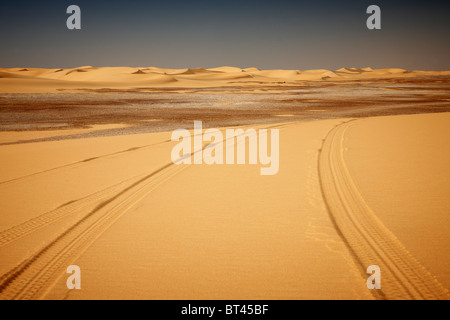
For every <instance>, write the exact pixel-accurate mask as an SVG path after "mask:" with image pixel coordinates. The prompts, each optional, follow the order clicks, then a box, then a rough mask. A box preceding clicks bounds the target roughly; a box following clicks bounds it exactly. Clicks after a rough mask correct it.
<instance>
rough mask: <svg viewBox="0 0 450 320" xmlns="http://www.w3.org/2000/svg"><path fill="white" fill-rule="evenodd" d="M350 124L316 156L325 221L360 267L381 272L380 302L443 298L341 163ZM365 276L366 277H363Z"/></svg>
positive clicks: (331, 135)
mask: <svg viewBox="0 0 450 320" xmlns="http://www.w3.org/2000/svg"><path fill="white" fill-rule="evenodd" d="M352 121H353V120H351V121H348V122H345V123H343V124H340V125H338V126H336V127H335V128H334V129H332V130H331V131H330V132H329V133H328V135H327V137H326V139H325V140H324V143H323V146H322V149H321V151H320V154H319V176H320V181H321V187H322V192H323V195H324V199H325V202H326V204H327V206H328V210H329V213H330V217H331V219H332V220H333V223H334V224H335V226H336V228H337V229H338V232H339V233H340V234H341V236H342V237H343V239H344V241H345V243H346V244H347V246H348V247H349V249H350V250H351V251H352V253H353V254H354V255H355V257H356V259H357V260H358V262H359V263H360V264H361V267H362V268H363V269H362V272H364V273H365V271H366V268H367V267H368V266H370V265H378V266H380V269H381V290H373V293H374V294H375V295H379V298H383V299H449V293H448V290H447V289H445V288H444V287H443V286H442V285H441V284H440V283H439V282H438V281H437V280H436V279H435V278H434V277H433V275H432V274H430V273H429V272H428V271H427V270H426V269H425V267H424V266H422V265H421V264H420V262H419V261H417V260H416V259H415V258H414V257H413V256H412V255H411V254H410V253H409V252H408V250H407V249H406V248H405V247H404V246H403V245H402V243H401V242H400V241H399V240H398V239H397V238H396V237H395V235H394V234H393V233H392V232H391V231H390V230H389V229H388V228H386V227H385V226H384V225H383V223H382V222H381V221H380V220H379V219H378V217H377V216H376V215H375V213H374V212H373V211H372V210H371V208H370V207H369V206H368V205H367V204H366V202H365V201H364V198H363V197H362V196H361V194H360V192H359V191H358V189H357V187H356V185H355V184H354V182H353V180H352V177H351V175H350V173H349V171H348V168H347V166H346V164H345V161H344V138H345V133H346V131H347V129H348V128H349V127H350V126H351V125H352ZM367 277H369V275H367Z"/></svg>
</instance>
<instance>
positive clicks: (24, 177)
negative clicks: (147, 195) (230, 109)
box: [0, 140, 171, 187]
mask: <svg viewBox="0 0 450 320" xmlns="http://www.w3.org/2000/svg"><path fill="white" fill-rule="evenodd" d="M168 142H171V140H165V141H161V142H157V143H153V144H149V145H145V146H140V147H133V148H129V149H126V150H121V151H117V152H113V153H109V154H104V155H100V156H97V157H92V158H88V159H84V160H80V161H77V162H74V163H68V164H64V165H61V166H58V167H55V168H51V169H47V170H43V171H39V172H35V173H31V174H29V175H25V176H21V177H18V178H14V179H10V180H5V181H0V187H3V186H5V185H8V184H10V183H15V182H22V181H23V180H26V179H30V178H35V177H37V176H39V175H43V174H48V173H53V172H55V171H58V170H61V169H68V168H77V167H80V166H82V165H85V164H87V163H89V162H91V161H96V160H101V159H107V158H112V157H114V156H117V155H123V154H124V153H129V152H133V151H138V150H141V149H145V148H149V147H153V146H156V145H160V144H164V143H168Z"/></svg>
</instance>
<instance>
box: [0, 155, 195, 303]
mask: <svg viewBox="0 0 450 320" xmlns="http://www.w3.org/2000/svg"><path fill="white" fill-rule="evenodd" d="M185 168H187V167H186V166H175V165H174V164H173V163H169V164H167V165H164V166H162V167H161V168H159V169H158V170H156V171H154V172H152V173H150V174H148V175H147V176H145V177H143V178H141V179H140V180H139V181H137V182H135V183H134V184H132V185H131V186H129V187H127V188H125V189H124V190H122V191H121V192H120V193H118V194H117V195H115V196H114V197H112V198H110V199H108V200H106V201H103V202H101V203H100V204H98V205H97V207H96V208H94V209H93V210H92V211H90V212H89V213H88V214H87V215H86V216H84V217H83V218H81V219H80V220H79V221H78V222H76V223H75V224H74V225H72V226H71V227H70V228H69V229H67V230H66V231H65V232H63V233H62V234H60V235H59V236H58V237H56V238H55V239H54V240H53V241H51V242H49V243H48V244H47V245H45V246H44V247H43V248H41V249H39V250H38V251H37V252H35V253H34V254H32V255H31V256H30V257H29V258H27V259H25V260H24V261H23V262H22V263H20V264H19V265H17V266H16V267H14V268H13V269H11V270H10V271H9V272H7V273H6V274H4V275H2V276H1V277H0V299H6V300H12V299H25V300H28V299H39V298H41V297H42V296H43V295H44V294H45V293H46V291H47V290H49V289H50V288H51V287H52V285H53V283H54V281H56V280H57V278H58V277H59V276H60V275H61V272H63V270H64V269H65V267H67V266H68V265H70V262H71V261H73V259H74V257H76V256H79V255H80V254H81V253H82V252H84V250H85V249H87V248H88V247H89V246H90V244H91V243H92V242H93V241H94V240H95V239H96V238H98V237H99V236H100V235H101V234H102V233H103V232H104V231H105V230H106V229H107V228H108V227H109V226H111V225H112V224H113V223H114V222H115V221H116V220H117V219H119V218H120V217H121V216H122V215H123V214H124V213H125V212H127V211H128V210H129V209H130V208H131V207H132V206H133V205H135V204H136V203H137V202H139V201H140V200H141V199H142V198H144V197H145V196H146V195H147V194H148V193H150V192H151V191H153V190H154V189H155V188H157V187H158V186H159V185H160V184H161V183H164V182H165V181H167V180H168V179H170V178H171V177H172V176H173V175H175V174H177V173H178V172H180V171H181V170H183V169H185Z"/></svg>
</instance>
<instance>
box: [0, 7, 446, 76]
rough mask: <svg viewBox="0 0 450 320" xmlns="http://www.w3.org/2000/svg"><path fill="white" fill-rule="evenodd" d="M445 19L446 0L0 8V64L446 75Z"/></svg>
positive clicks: (59, 66)
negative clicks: (377, 22)
mask: <svg viewBox="0 0 450 320" xmlns="http://www.w3.org/2000/svg"><path fill="white" fill-rule="evenodd" d="M72 4H75V5H78V6H79V7H80V8H81V30H68V28H67V27H66V20H67V18H68V17H69V14H67V13H66V9H67V7H68V6H69V5H72ZM372 4H376V5H378V6H379V7H380V8H381V30H369V29H368V28H367V27H366V20H367V18H368V17H369V14H367V13H366V9H367V7H368V6H369V5H372ZM449 14H450V1H448V0H446V1H442V0H439V1H438V0H427V1H423V0H422V1H415V0H411V1H405V0H400V1H395V0H390V1H386V0H370V1H366V0H351V1H339V0H328V1H325V0H314V1H313V0H310V1H303V0H239V1H237V0H224V1H215V0H209V1H204V0H182V1H180V0H159V1H153V0H144V1H137V0H127V1H118V0H108V1H102V0H95V1H92V0H91V1H85V0H70V1H66V0H58V1H47V0H42V1H21V0H15V1H7V2H5V1H2V3H1V4H0V67H42V68H72V67H78V66H85V65H91V66H96V67H103V66H130V67H149V66H156V67H165V68H196V67H204V68H207V67H218V66H236V67H241V68H245V67H257V68H261V69H299V70H306V69H316V68H324V69H332V70H336V69H339V68H341V67H359V68H362V67H367V66H370V67H372V68H391V67H399V68H405V69H408V70H450V59H449V58H450V41H449V39H450V16H449Z"/></svg>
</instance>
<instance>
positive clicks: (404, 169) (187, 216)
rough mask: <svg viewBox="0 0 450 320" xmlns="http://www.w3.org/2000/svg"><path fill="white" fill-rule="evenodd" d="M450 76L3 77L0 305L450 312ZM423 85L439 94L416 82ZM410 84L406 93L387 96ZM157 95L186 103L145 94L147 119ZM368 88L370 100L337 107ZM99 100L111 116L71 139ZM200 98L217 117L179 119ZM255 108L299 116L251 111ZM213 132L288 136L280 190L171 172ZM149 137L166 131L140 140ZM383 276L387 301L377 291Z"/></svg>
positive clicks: (53, 73) (271, 181)
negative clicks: (306, 303) (214, 304)
mask: <svg viewBox="0 0 450 320" xmlns="http://www.w3.org/2000/svg"><path fill="white" fill-rule="evenodd" d="M448 74H449V73H448V72H440V73H436V72H434V73H430V72H422V71H421V72H419V71H417V72H407V71H405V70H402V69H383V70H372V69H370V68H364V69H356V68H343V69H340V70H336V71H328V70H311V71H296V70H295V71H292V70H269V71H268V70H265V71H263V70H258V69H256V68H248V69H239V68H232V67H221V68H212V69H178V70H176V69H161V68H93V67H80V68H75V69H54V70H48V69H36V68H16V69H1V70H0V75H1V78H0V84H1V85H0V91H1V92H4V93H7V94H4V95H2V96H1V97H0V104H1V106H2V109H1V111H2V112H3V115H6V116H4V117H3V118H2V121H3V122H4V126H3V127H2V131H0V159H1V167H2V170H0V207H1V208H2V209H1V214H0V299H69V300H72V299H73V300H76V299H233V300H234V299H449V298H450V296H449V289H450V271H449V270H450V269H449V263H450V255H449V251H448V250H447V248H448V245H449V244H450V219H449V214H450V186H449V182H448V181H450V169H449V167H448V164H447V162H448V161H447V159H449V156H450V148H449V147H448V141H449V138H450V126H449V123H450V112H448V111H449V110H448V94H447V95H446V93H445V92H446V89H445V88H444V89H442V88H443V86H444V85H446V84H447V82H448V76H446V75H448ZM138 77H141V78H140V79H138ZM421 77H429V78H430V77H431V79H433V81H432V85H430V84H429V83H427V84H426V85H424V84H423V83H422V82H421V81H422V80H420V81H419V82H413V83H409V82H408V81H410V79H417V78H421ZM330 79H331V80H330ZM355 79H356V80H357V81H358V82H357V83H356V84H353V82H352V81H355ZM374 79H377V80H374ZM378 79H382V80H378ZM398 79H402V80H401V81H403V80H404V79H407V81H406V82H401V81H400V80H399V81H400V82H399V83H400V84H399V85H397V84H396V85H395V86H387V85H386V83H390V81H397V80H398ZM255 81H256V82H258V84H255ZM304 81H317V82H318V83H320V84H318V85H317V86H316V85H311V86H305V83H304ZM329 81H333V84H332V85H331V84H330V85H329V84H328V82H329ZM365 81H369V82H368V83H367V84H366V85H367V87H364V88H365V89H364V90H362V89H361V86H362V84H363V83H365ZM379 81H382V83H381V82H379ZM411 81H412V80H411ZM414 81H416V80H414ZM427 81H428V80H427ZM446 81H447V82H446ZM235 82H238V83H239V88H238V89H236V88H234V90H237V93H236V92H235V93H233V91H229V92H228V90H231V89H228V88H227V87H228V86H230V84H231V83H235ZM338 82H339V83H341V82H343V83H345V84H344V85H340V84H336V83H338ZM346 82H351V83H352V84H347V83H346ZM324 83H326V85H325V87H324ZM347 85H349V86H350V87H348V88H350V89H348V88H347V87H345V86H347ZM419 85H420V86H419ZM158 86H159V87H160V88H169V87H171V86H172V87H173V88H174V89H175V90H176V91H177V93H176V94H174V93H173V92H171V93H170V94H171V95H170V96H168V95H162V94H159V93H154V92H152V91H150V93H147V94H146V95H145V94H142V95H141V96H139V99H140V100H146V99H147V98H148V97H150V95H156V96H157V99H158V101H153V100H152V104H153V103H155V107H154V109H151V108H150V107H149V108H147V109H144V108H141V107H140V106H142V105H140V104H138V103H137V100H136V99H138V98H136V97H135V96H134V95H135V94H137V93H136V92H137V91H135V89H139V88H143V87H145V88H150V87H151V88H153V87H158ZM258 86H259V87H258ZM318 86H320V88H319V87H318ZM354 86H355V87H354ZM372 86H374V87H376V89H374V90H376V91H370V88H371V87H372ZM217 87H221V91H220V93H214V92H213V91H211V90H212V89H213V88H217ZM356 87H357V88H359V90H360V91H358V92H357V94H355V95H356V98H355V97H353V98H352V99H353V100H351V101H350V100H344V101H340V100H339V99H338V98H339V97H341V98H342V99H344V98H346V97H347V96H348V94H346V95H342V90H344V89H345V88H347V89H345V90H349V91H352V92H355V91H354V88H356ZM105 88H108V89H113V91H114V90H118V91H114V92H113V93H111V92H110V91H108V92H109V93H104V92H103V93H102V90H103V89H105ZM193 88H206V90H210V91H202V92H200V93H198V92H197V91H196V89H195V90H194V91H192V90H193ZM258 88H259V89H258ZM380 88H381V89H380ZM101 89H102V90H101ZM130 89H133V90H132V92H128V93H127V92H126V91H121V90H130ZM86 90H91V91H89V92H88V93H86V92H84V93H70V92H79V91H86ZM96 90H97V91H96ZM183 90H187V91H188V92H190V93H189V94H186V93H184V91H183ZM246 90H250V91H251V92H252V93H251V94H250V93H248V92H250V91H246ZM258 90H264V91H261V92H260V91H258ZM266 90H269V91H266ZM270 90H272V91H270ZM411 90H416V91H415V92H416V93H417V94H416V96H413V97H412V98H411V96H412V94H411ZM423 90H425V91H426V90H428V91H426V97H428V98H427V99H425V98H424V96H425V95H424V96H422V95H421V92H423ZM61 91H67V92H69V93H61ZM313 91H314V92H313ZM442 91H443V92H444V93H443V92H442ZM193 92H194V93H193ZM242 92H247V93H242ZM327 92H328V94H329V95H330V96H331V97H332V98H329V100H326V99H327ZM330 92H331V93H330ZM365 92H366V93H365ZM367 92H368V93H367ZM374 92H376V95H374ZM29 93H39V94H38V95H29ZM138 93H139V92H138ZM66 94H68V95H66ZM139 94H141V93H139ZM246 94H248V95H249V96H244V95H246ZM339 94H341V95H339ZM399 94H403V96H399ZM75 95H81V96H75ZM110 95H112V96H110ZM198 95H200V96H202V97H205V96H206V97H208V100H201V99H200V98H198ZM299 96H300V97H302V98H299ZM55 97H56V98H55ZM124 97H125V98H124ZM167 97H170V99H169V98H167ZM255 97H259V98H255ZM261 97H264V100H261V99H262V98H261ZM86 98H88V101H91V102H92V101H94V102H95V103H93V105H92V106H91V105H89V106H88V108H94V107H95V106H99V105H101V106H103V105H105V106H107V107H108V106H109V108H110V109H103V107H102V109H99V110H98V113H87V114H88V116H87V117H88V118H90V119H91V122H89V121H88V120H86V119H77V121H76V122H74V123H71V121H70V119H69V118H70V117H75V116H76V114H77V113H83V112H85V111H84V109H82V103H81V102H79V101H81V100H86ZM191 98H192V99H193V101H202V103H203V104H204V105H205V108H204V109H202V106H203V104H202V105H201V106H199V107H198V108H193V107H190V108H186V107H185V106H184V105H183V104H181V102H180V104H181V106H179V107H176V106H175V105H173V106H172V104H174V101H178V100H177V99H191ZM288 98H289V99H288ZM27 99H28V100H30V101H28V102H27V101H26V100H27ZM55 99H56V100H55ZM65 99H68V100H65ZM96 99H100V100H102V99H104V100H102V101H100V100H96ZM114 99H118V100H120V101H121V99H127V103H128V104H125V105H124V106H121V107H120V108H116V107H113V104H112V102H111V101H114ZM171 99H173V100H171ZM199 99H200V100H199ZM246 99H247V100H246ZM250 99H260V100H257V102H258V103H261V104H263V103H267V104H269V105H271V103H275V102H278V103H279V102H282V103H287V104H289V105H283V106H281V107H280V108H278V107H274V106H273V105H271V106H268V107H266V108H264V107H261V108H260V109H257V108H256V109H255V107H254V105H253V104H252V103H254V101H255V100H250ZM270 99H271V100H270ZM369 99H372V100H376V101H378V103H380V101H381V104H376V105H370V107H369V108H367V107H366V105H368V101H369ZM414 99H416V100H414ZM36 100H38V101H39V104H33V101H36ZM61 101H62V102H61ZM149 101H150V100H147V101H146V102H145V101H144V102H142V101H140V103H141V104H142V103H147V104H148V103H149ZM171 101H172V102H171ZM242 101H245V103H246V104H248V105H250V107H251V108H252V109H254V110H256V111H254V112H253V113H252V112H250V111H249V110H247V109H245V105H242V104H239V103H242ZM75 102H76V103H75ZM71 103H72V104H74V105H75V107H76V108H75V109H73V108H72V107H73V106H72V107H71V106H70V105H71ZM88 103H89V102H88ZM158 103H162V104H163V105H164V106H163V107H162V106H160V105H158ZM171 103H172V104H171ZM210 104H211V106H210ZM166 105H169V107H167V106H166ZM213 105H214V107H212V106H213ZM207 106H210V108H207ZM299 106H304V109H302V110H303V111H301V112H299V111H298V109H299ZM348 106H350V108H349V107H348ZM414 106H415V107H416V108H415V107H414ZM52 108H55V110H56V112H55V111H54V110H53V109H52ZM77 108H78V109H77ZM124 108H125V109H126V108H131V109H130V110H131V111H129V113H133V114H134V113H143V114H144V116H142V118H136V117H137V116H135V115H134V116H133V117H131V118H130V117H127V116H128V114H127V113H124V111H123V110H124ZM94 109H95V108H94ZM49 110H50V111H49ZM52 110H53V111H52ZM80 110H83V111H80ZM105 110H111V112H113V111H114V112H116V113H114V112H113V113H112V115H111V117H108V115H107V114H106V113H105ZM158 110H159V111H158ZM46 112H54V113H46ZM71 112H73V113H71ZM90 112H91V111H90ZM92 112H94V111H92ZM96 112H97V111H96ZM158 112H159V113H158ZM202 112H204V113H203V114H202ZM240 112H242V114H241V116H242V117H240V118H234V116H233V115H235V114H240ZM258 112H260V113H258ZM432 112H439V113H432ZM261 113H263V115H264V117H263V116H262V115H261ZM405 113H406V114H405ZM409 113H417V114H409ZM49 114H51V115H52V119H47V118H49V116H48V115H49ZM67 114H70V116H67ZM386 114H388V115H386ZM65 115H66V118H64V116H65ZM93 115H94V116H93ZM100 115H102V116H100ZM202 115H203V117H204V118H203V119H202ZM164 116H165V117H166V118H164ZM27 117H28V118H27ZM56 117H58V119H60V122H55V119H54V118H56ZM177 117H180V119H179V118H177ZM10 118H11V119H10ZM12 118H14V119H12ZM181 118H183V119H184V120H183V119H181ZM205 118H207V119H208V121H207V123H209V127H211V126H216V127H218V128H220V130H222V131H224V130H226V128H227V127H233V128H236V127H242V128H243V129H246V128H255V129H260V128H276V129H279V130H280V146H279V148H280V149H279V151H280V167H279V172H278V174H276V175H273V176H261V175H260V167H261V165H248V164H247V165H206V164H202V165H184V164H182V165H174V164H173V162H172V161H171V150H172V148H173V147H174V145H175V144H176V142H173V141H171V133H172V130H173V129H174V128H177V127H179V128H188V129H190V128H191V127H192V120H193V119H197V120H204V119H205ZM36 119H37V120H36ZM114 119H116V122H114V121H113V120H114ZM122 119H123V121H121V120H122ZM226 119H233V121H235V122H232V123H230V122H227V121H229V120H226ZM44 120H45V121H44ZM50 122H51V124H49V125H48V126H47V123H50ZM142 122H145V123H146V124H147V125H148V123H150V124H152V125H155V126H158V130H155V131H157V132H147V131H139V130H138V129H136V128H141V127H142V125H141V123H142ZM160 123H164V124H165V125H167V126H164V125H163V124H160ZM188 123H191V124H190V126H189V125H188ZM205 123H206V122H205ZM31 124H32V125H31ZM55 124H56V125H55ZM24 128H25V130H24ZM130 128H131V129H130ZM145 128H147V127H145ZM13 129H14V130H13ZM41 129H42V130H41ZM127 130H128V131H127ZM224 136H225V135H224ZM204 146H206V144H204ZM69 265H78V266H79V267H80V268H81V272H82V282H81V286H82V289H81V290H69V289H68V288H67V286H66V280H67V277H68V276H69V275H68V274H66V272H65V271H66V268H67V267H68V266H69ZM370 265H378V266H380V268H381V272H382V288H381V290H369V289H368V288H367V286H366V280H367V278H368V276H369V275H368V274H366V269H367V267H368V266H370Z"/></svg>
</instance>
